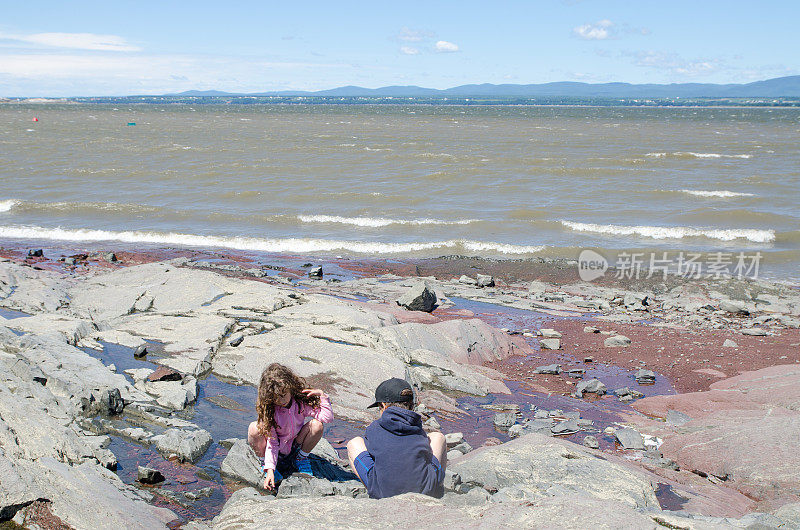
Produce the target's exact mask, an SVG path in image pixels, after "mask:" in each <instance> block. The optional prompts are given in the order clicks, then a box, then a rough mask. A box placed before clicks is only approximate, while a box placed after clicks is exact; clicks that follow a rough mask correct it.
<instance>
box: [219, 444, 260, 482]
mask: <svg viewBox="0 0 800 530" xmlns="http://www.w3.org/2000/svg"><path fill="white" fill-rule="evenodd" d="M219 471H220V474H222V475H223V476H226V477H228V478H232V479H234V480H238V481H239V482H243V483H245V484H249V485H251V486H254V487H256V488H261V487H262V486H263V484H264V480H263V474H262V471H261V462H260V461H259V459H258V457H257V456H256V453H255V451H253V448H252V447H250V445H249V444H248V443H247V440H236V441H235V442H234V444H233V445H232V446H231V448H230V449H229V450H228V454H227V455H226V456H225V459H224V460H223V461H222V465H220V468H219Z"/></svg>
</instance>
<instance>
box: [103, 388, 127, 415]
mask: <svg viewBox="0 0 800 530" xmlns="http://www.w3.org/2000/svg"><path fill="white" fill-rule="evenodd" d="M100 403H101V405H102V406H103V409H104V410H105V412H106V414H109V415H111V416H114V415H117V414H122V410H123V408H124V407H125V400H123V399H122V395H121V394H120V391H119V388H111V389H106V390H103V391H102V392H101V394H100Z"/></svg>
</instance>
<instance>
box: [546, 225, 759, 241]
mask: <svg viewBox="0 0 800 530" xmlns="http://www.w3.org/2000/svg"><path fill="white" fill-rule="evenodd" d="M561 224H562V225H564V226H566V227H567V228H570V229H571V230H575V231H578V232H594V233H597V234H610V235H616V236H642V237H649V238H652V239H682V238H684V237H706V238H709V239H718V240H720V241H734V240H736V239H747V240H748V241H752V242H754V243H769V242H772V241H775V231H774V230H757V229H753V228H732V229H715V228H691V227H683V226H623V225H600V224H593V223H576V222H573V221H561Z"/></svg>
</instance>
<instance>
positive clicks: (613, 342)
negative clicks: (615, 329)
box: [603, 335, 631, 348]
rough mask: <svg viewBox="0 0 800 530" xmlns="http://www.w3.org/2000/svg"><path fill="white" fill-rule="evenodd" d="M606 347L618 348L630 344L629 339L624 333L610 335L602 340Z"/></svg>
mask: <svg viewBox="0 0 800 530" xmlns="http://www.w3.org/2000/svg"><path fill="white" fill-rule="evenodd" d="M603 344H604V345H605V347H606V348H620V347H625V346H630V344H631V339H629V338H628V337H626V336H625V335H612V336H611V337H608V338H607V339H606V340H604V341H603Z"/></svg>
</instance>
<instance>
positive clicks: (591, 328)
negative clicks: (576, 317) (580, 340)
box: [583, 326, 600, 333]
mask: <svg viewBox="0 0 800 530" xmlns="http://www.w3.org/2000/svg"><path fill="white" fill-rule="evenodd" d="M583 332H584V333H600V330H599V329H598V328H596V327H594V326H585V327H584V328H583Z"/></svg>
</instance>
